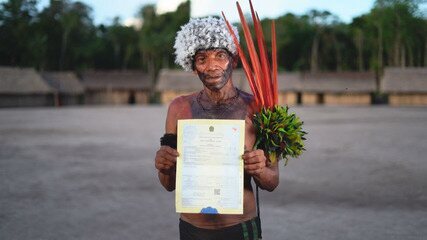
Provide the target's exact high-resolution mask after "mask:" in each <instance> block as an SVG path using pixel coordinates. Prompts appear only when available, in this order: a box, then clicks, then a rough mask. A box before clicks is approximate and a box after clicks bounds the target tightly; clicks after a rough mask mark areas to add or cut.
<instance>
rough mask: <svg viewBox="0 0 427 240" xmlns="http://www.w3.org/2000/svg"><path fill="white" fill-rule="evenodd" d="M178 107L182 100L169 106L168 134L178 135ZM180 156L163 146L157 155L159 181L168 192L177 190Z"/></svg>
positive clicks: (166, 127)
mask: <svg viewBox="0 0 427 240" xmlns="http://www.w3.org/2000/svg"><path fill="white" fill-rule="evenodd" d="M178 105H180V98H178V99H176V100H174V101H173V102H172V103H171V104H170V105H169V109H168V114H167V117H166V124H165V132H166V133H169V134H176V131H177V118H178V115H177V109H179V108H178ZM178 155H179V154H178V152H177V151H176V150H175V149H173V148H171V147H169V146H161V147H160V149H159V150H158V151H157V153H156V158H155V166H156V168H157V170H158V177H159V181H160V183H161V184H162V185H163V187H164V188H165V189H166V190H168V191H173V190H175V179H176V158H177V157H178Z"/></svg>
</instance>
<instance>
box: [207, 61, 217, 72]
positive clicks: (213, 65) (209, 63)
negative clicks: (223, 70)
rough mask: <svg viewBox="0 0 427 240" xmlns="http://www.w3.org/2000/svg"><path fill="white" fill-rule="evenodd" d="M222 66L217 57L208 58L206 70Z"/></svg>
mask: <svg viewBox="0 0 427 240" xmlns="http://www.w3.org/2000/svg"><path fill="white" fill-rule="evenodd" d="M218 69H220V66H219V64H218V61H217V60H216V59H215V58H208V59H207V62H206V70H210V71H212V70H218Z"/></svg>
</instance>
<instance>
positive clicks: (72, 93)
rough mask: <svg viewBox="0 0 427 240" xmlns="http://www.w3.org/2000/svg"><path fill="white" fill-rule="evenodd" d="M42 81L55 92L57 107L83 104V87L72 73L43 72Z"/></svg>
mask: <svg viewBox="0 0 427 240" xmlns="http://www.w3.org/2000/svg"><path fill="white" fill-rule="evenodd" d="M41 75H42V77H43V79H44V80H45V81H46V82H47V83H48V84H49V86H50V87H51V88H53V89H55V90H56V92H57V94H56V96H55V98H56V99H55V104H56V105H57V106H64V105H79V104H83V100H84V87H83V85H82V84H81V82H80V81H79V79H78V78H77V76H76V75H75V74H74V73H72V72H43V73H42V74H41Z"/></svg>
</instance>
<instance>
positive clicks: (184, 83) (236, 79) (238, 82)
mask: <svg viewBox="0 0 427 240" xmlns="http://www.w3.org/2000/svg"><path fill="white" fill-rule="evenodd" d="M232 78H233V83H234V86H235V87H237V88H239V89H242V90H245V88H246V85H245V84H246V83H245V82H246V78H245V76H244V73H243V71H242V70H234V71H233V75H232ZM155 89H156V91H157V92H159V94H160V103H162V104H169V103H170V102H172V100H173V99H175V98H176V97H178V96H182V95H187V94H190V93H194V92H197V91H200V90H202V89H203V84H202V82H201V81H200V79H199V77H198V76H197V75H196V74H195V73H193V72H185V71H183V70H177V69H162V70H160V73H159V77H158V80H157V84H156V88H155ZM249 91H250V90H249Z"/></svg>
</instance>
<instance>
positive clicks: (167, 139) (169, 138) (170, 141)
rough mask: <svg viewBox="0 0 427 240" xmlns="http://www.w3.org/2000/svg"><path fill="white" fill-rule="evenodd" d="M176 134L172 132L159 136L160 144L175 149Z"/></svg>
mask: <svg viewBox="0 0 427 240" xmlns="http://www.w3.org/2000/svg"><path fill="white" fill-rule="evenodd" d="M176 141H177V135H176V134H172V133H165V135H163V137H161V138H160V146H169V147H171V148H173V149H176Z"/></svg>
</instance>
